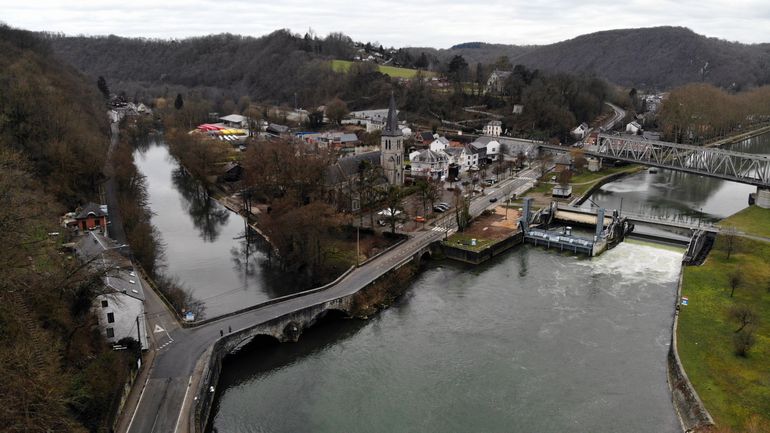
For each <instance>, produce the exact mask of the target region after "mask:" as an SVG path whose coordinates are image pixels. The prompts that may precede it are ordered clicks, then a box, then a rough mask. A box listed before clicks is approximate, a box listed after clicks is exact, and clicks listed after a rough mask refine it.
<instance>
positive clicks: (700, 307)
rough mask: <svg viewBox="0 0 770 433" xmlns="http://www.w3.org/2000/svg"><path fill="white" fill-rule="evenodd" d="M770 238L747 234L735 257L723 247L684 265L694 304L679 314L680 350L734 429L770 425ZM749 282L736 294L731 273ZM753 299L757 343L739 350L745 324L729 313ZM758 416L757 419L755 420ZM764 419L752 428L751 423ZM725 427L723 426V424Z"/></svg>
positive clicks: (719, 417) (706, 399)
mask: <svg viewBox="0 0 770 433" xmlns="http://www.w3.org/2000/svg"><path fill="white" fill-rule="evenodd" d="M768 258H770V243H768V242H761V241H755V240H749V239H741V240H740V245H739V247H738V250H737V253H733V255H732V257H730V260H727V259H726V254H725V252H724V251H723V250H722V249H721V248H720V241H718V242H717V247H716V248H715V249H714V250H712V251H711V253H710V254H709V257H708V259H707V261H706V263H705V264H704V265H703V266H692V267H687V268H685V270H684V281H683V286H682V295H683V296H686V297H688V298H689V305H687V306H682V307H681V312H680V316H679V329H678V333H677V335H678V339H679V356H680V357H681V359H682V363H683V365H684V368H685V371H687V375H688V376H689V378H690V380H691V381H692V383H693V385H694V386H695V389H696V391H697V392H698V394H699V395H700V397H701V399H702V400H703V403H704V404H705V405H706V408H707V409H708V410H709V412H710V413H711V415H712V416H713V417H714V420H715V422H716V423H717V426H719V427H720V428H722V427H729V428H732V429H733V431H770V363H769V362H768V360H769V359H770V266H768ZM734 272H739V273H740V274H741V275H742V276H743V280H744V283H743V284H742V285H740V286H738V287H737V288H736V290H735V296H734V297H732V298H731V297H730V288H729V287H730V285H729V282H728V281H729V276H730V275H731V274H732V273H734ZM737 305H747V306H749V307H750V308H751V309H753V310H754V311H755V312H756V313H757V315H758V317H759V318H760V319H759V324H758V325H756V331H755V332H754V336H755V338H756V344H755V346H754V347H753V348H752V349H751V350H750V351H749V353H748V356H747V357H745V358H744V357H740V356H738V355H736V354H735V351H734V347H733V338H734V336H735V335H736V330H737V329H738V328H739V327H740V324H739V323H738V322H736V321H735V320H733V319H730V317H729V315H728V314H729V313H728V312H729V311H730V310H731V308H734V307H735V306H737ZM752 417H754V420H753V421H750V420H751V419H752ZM750 422H754V423H757V422H758V423H761V424H762V427H756V430H754V429H752V428H753V426H752V427H750V426H749V425H748V423H750ZM720 431H723V430H720Z"/></svg>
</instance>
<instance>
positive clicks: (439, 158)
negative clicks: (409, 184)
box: [409, 149, 449, 180]
mask: <svg viewBox="0 0 770 433" xmlns="http://www.w3.org/2000/svg"><path fill="white" fill-rule="evenodd" d="M409 159H410V160H411V162H412V176H417V177H431V178H434V179H437V180H441V179H442V178H444V177H446V175H447V174H448V170H449V157H448V156H447V154H446V153H444V152H442V151H439V152H435V151H433V150H430V149H425V150H422V151H419V152H412V153H411V154H410V155H409Z"/></svg>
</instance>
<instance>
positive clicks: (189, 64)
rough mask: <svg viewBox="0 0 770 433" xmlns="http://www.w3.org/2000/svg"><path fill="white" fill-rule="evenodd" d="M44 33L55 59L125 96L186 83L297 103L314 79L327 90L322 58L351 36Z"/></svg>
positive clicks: (340, 52) (342, 48) (311, 91)
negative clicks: (181, 36) (182, 36)
mask: <svg viewBox="0 0 770 433" xmlns="http://www.w3.org/2000/svg"><path fill="white" fill-rule="evenodd" d="M47 36H48V40H49V41H50V43H51V45H52V46H53V48H54V50H55V51H56V54H57V55H58V56H59V57H60V58H61V59H63V60H65V61H67V62H69V63H70V64H72V65H74V66H75V67H76V68H78V69H79V70H81V71H83V72H84V73H85V74H87V75H89V76H91V77H93V78H95V77H97V76H100V75H101V76H104V77H105V78H106V79H107V81H108V82H109V83H114V84H115V86H114V87H116V88H121V89H129V92H128V93H129V94H128V96H129V97H134V96H137V95H135V94H133V93H135V92H139V93H140V95H139V96H141V92H142V91H143V90H145V89H147V88H154V89H155V90H156V91H155V92H154V93H156V94H157V93H158V92H160V93H161V94H162V93H163V92H164V91H166V90H168V92H169V93H170V94H171V95H173V94H174V93H175V92H176V90H175V86H184V87H185V88H195V89H199V90H200V91H201V92H203V93H204V94H205V95H206V96H208V97H221V96H225V97H232V98H234V99H236V100H237V98H238V97H240V96H241V95H244V94H248V95H252V97H254V98H258V99H263V100H273V101H280V102H287V101H290V100H292V99H293V96H294V94H295V93H298V94H299V97H300V100H310V99H316V93H317V92H319V91H320V90H319V89H318V86H316V83H319V82H320V83H325V84H326V86H328V87H330V88H332V89H333V88H334V87H335V86H336V79H335V75H337V74H334V73H333V72H332V70H331V67H330V65H329V62H328V60H329V59H333V58H345V57H347V56H349V55H350V54H351V46H352V42H350V41H349V40H342V41H340V40H338V39H334V40H330V38H329V37H327V38H326V39H325V40H317V39H316V40H312V39H311V40H307V39H302V38H300V37H296V36H294V35H292V34H290V33H289V32H287V31H283V30H280V31H276V32H273V33H271V34H270V35H267V36H264V37H261V38H252V37H243V36H238V35H231V34H221V35H211V36H205V37H197V38H189V39H183V40H157V39H153V40H150V39H132V38H121V37H117V36H106V37H60V36H57V35H47ZM337 42H339V43H337ZM324 93H325V92H324ZM325 96H326V95H324V97H325ZM321 99H322V98H321Z"/></svg>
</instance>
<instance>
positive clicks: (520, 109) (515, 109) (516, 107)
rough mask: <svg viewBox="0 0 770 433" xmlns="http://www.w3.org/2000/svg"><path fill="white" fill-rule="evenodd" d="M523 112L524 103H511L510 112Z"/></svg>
mask: <svg viewBox="0 0 770 433" xmlns="http://www.w3.org/2000/svg"><path fill="white" fill-rule="evenodd" d="M523 112H524V105H522V104H513V110H511V114H521V113H523Z"/></svg>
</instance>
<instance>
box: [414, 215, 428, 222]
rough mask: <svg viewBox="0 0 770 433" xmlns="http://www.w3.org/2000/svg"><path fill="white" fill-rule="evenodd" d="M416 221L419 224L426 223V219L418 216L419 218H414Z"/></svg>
mask: <svg viewBox="0 0 770 433" xmlns="http://www.w3.org/2000/svg"><path fill="white" fill-rule="evenodd" d="M414 220H415V221H417V222H418V223H424V222H425V217H424V216H419V215H418V216H416V217H414Z"/></svg>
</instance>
